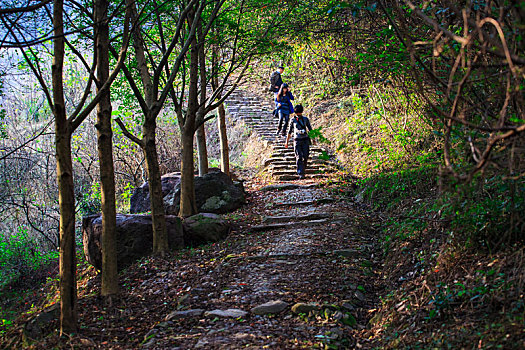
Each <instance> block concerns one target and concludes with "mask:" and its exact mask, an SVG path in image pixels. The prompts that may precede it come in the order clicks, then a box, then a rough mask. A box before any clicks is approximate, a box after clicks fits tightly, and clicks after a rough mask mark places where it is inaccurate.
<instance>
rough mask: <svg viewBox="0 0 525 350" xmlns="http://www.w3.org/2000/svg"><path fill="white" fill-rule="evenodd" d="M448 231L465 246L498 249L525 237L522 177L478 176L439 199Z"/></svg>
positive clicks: (523, 183)
mask: <svg viewBox="0 0 525 350" xmlns="http://www.w3.org/2000/svg"><path fill="white" fill-rule="evenodd" d="M438 208H439V209H440V210H441V213H442V216H443V217H444V218H447V219H449V220H450V231H449V233H450V235H451V236H453V237H454V238H456V239H457V240H458V241H460V242H461V243H464V244H465V245H466V246H468V247H485V248H488V249H497V248H499V247H501V246H503V245H508V244H513V243H515V242H523V241H524V239H525V221H524V218H523V213H525V179H523V178H522V179H517V180H514V179H510V180H509V179H504V178H502V177H501V176H494V177H491V178H488V179H485V178H484V177H482V176H478V177H477V178H476V179H474V181H472V182H471V183H469V184H467V185H461V186H458V187H457V191H456V192H454V193H448V194H446V195H444V196H443V197H442V198H441V200H440V202H439V203H438Z"/></svg>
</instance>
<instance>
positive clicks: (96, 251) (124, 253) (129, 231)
mask: <svg viewBox="0 0 525 350" xmlns="http://www.w3.org/2000/svg"><path fill="white" fill-rule="evenodd" d="M166 226H167V229H168V242H169V246H170V248H171V249H173V250H175V249H180V248H182V247H184V237H183V230H182V221H181V219H180V218H179V217H177V216H171V215H167V216H166ZM82 241H83V243H84V255H85V256H86V259H87V261H88V262H89V263H90V264H91V265H93V266H94V267H95V268H97V269H98V270H102V251H101V247H102V216H101V215H100V214H98V215H91V216H87V217H84V218H83V219H82ZM152 251H153V227H152V219H151V215H124V214H117V264H118V268H119V270H122V269H123V268H125V267H127V266H129V265H131V264H133V263H134V262H135V261H136V260H138V259H140V258H142V257H144V256H147V255H149V254H151V252H152Z"/></svg>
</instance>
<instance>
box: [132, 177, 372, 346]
mask: <svg viewBox="0 0 525 350" xmlns="http://www.w3.org/2000/svg"><path fill="white" fill-rule="evenodd" d="M307 201H308V202H311V203H310V204H304V203H306V202H307ZM294 203H300V205H297V206H296V205H294ZM301 203H303V204H301ZM236 215H237V216H238V218H239V220H236V222H237V225H238V226H236V227H235V231H234V233H232V234H231V235H230V236H229V237H228V239H227V240H226V241H225V242H222V243H220V244H215V245H213V246H212V247H209V248H208V249H202V250H196V251H194V252H193V255H192V253H188V254H186V255H185V256H184V257H182V258H181V260H180V261H177V262H174V263H175V264H176V266H173V267H169V266H163V267H160V266H159V268H158V269H157V270H156V271H154V272H150V276H151V277H149V279H145V280H144V282H143V285H144V287H142V288H141V291H140V292H139V291H135V293H137V292H139V294H141V295H147V294H148V293H155V291H154V289H153V290H151V289H149V288H151V286H155V285H159V284H163V285H164V286H165V287H164V288H165V290H164V291H163V293H167V296H168V295H170V293H174V291H176V290H178V291H179V292H177V293H174V294H175V295H174V296H170V297H167V298H166V299H164V300H166V301H167V302H168V304H169V307H167V308H163V309H169V310H171V311H170V312H167V313H166V315H164V318H163V319H162V320H159V321H160V322H158V323H156V324H155V325H154V326H153V327H152V328H151V329H149V330H148V332H147V333H146V334H145V335H144V336H143V337H142V339H141V338H140V337H139V338H138V339H137V341H141V343H140V345H141V347H142V348H152V349H153V348H158V349H173V348H180V349H190V348H203V349H237V348H253V349H261V348H268V349H291V348H305V347H306V348H312V347H315V346H320V347H323V346H328V345H329V346H332V347H334V348H354V347H367V341H366V337H365V336H364V333H366V330H365V328H366V325H367V323H368V321H369V320H370V318H371V317H372V316H373V312H374V305H375V304H376V303H377V302H378V300H377V298H376V295H377V291H378V289H379V288H380V287H379V285H378V283H377V281H378V278H377V273H376V268H377V266H378V261H376V260H375V257H376V252H375V249H376V248H375V247H376V245H375V238H374V235H373V234H370V233H369V232H366V231H363V229H362V222H363V220H364V219H365V216H364V213H363V212H360V211H359V210H357V209H356V208H354V207H353V206H352V205H350V204H347V203H345V202H341V201H338V200H337V197H335V196H334V195H333V194H331V193H330V191H329V190H328V189H327V188H322V187H320V186H318V185H317V184H309V185H288V186H283V185H280V186H279V185H277V186H267V187H264V188H262V191H257V192H254V193H253V194H252V196H251V198H250V204H249V205H248V207H247V208H245V209H244V210H243V211H242V212H241V213H236ZM232 218H233V219H235V216H234V217H232ZM276 225H277V226H276ZM279 225H282V226H279ZM153 265H155V264H153ZM146 281H147V283H146Z"/></svg>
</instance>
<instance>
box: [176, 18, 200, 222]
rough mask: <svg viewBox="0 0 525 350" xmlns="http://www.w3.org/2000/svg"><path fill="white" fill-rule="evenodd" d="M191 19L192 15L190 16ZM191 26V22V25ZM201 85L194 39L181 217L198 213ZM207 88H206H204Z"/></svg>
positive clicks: (183, 129)
mask: <svg viewBox="0 0 525 350" xmlns="http://www.w3.org/2000/svg"><path fill="white" fill-rule="evenodd" d="M190 18H191V14H190ZM189 24H190V25H191V21H190V23H189ZM198 85H199V50H198V47H197V39H195V38H194V39H193V40H192V42H191V49H190V83H189V87H188V109H187V112H186V118H185V120H184V125H180V128H181V139H182V152H181V153H182V155H181V157H182V161H181V162H182V164H181V176H180V211H179V215H180V216H181V217H188V216H191V215H194V214H196V213H197V204H196V202H195V165H194V159H193V137H194V135H195V124H196V123H195V121H196V118H197V112H198V109H199V106H198V100H199V95H198ZM204 88H205V87H204Z"/></svg>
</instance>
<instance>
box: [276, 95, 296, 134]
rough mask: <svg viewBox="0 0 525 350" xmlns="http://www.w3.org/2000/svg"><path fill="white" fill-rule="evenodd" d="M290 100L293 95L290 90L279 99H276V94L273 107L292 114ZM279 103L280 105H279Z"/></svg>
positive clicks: (292, 98)
mask: <svg viewBox="0 0 525 350" xmlns="http://www.w3.org/2000/svg"><path fill="white" fill-rule="evenodd" d="M292 100H294V97H293V94H292V92H291V91H288V92H287V93H286V95H283V96H282V97H281V101H277V96H275V107H276V108H277V110H278V111H281V110H282V111H283V112H285V113H288V114H292V113H293V112H294V109H293V104H292ZM279 104H281V105H280V106H279ZM285 130H286V129H285Z"/></svg>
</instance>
